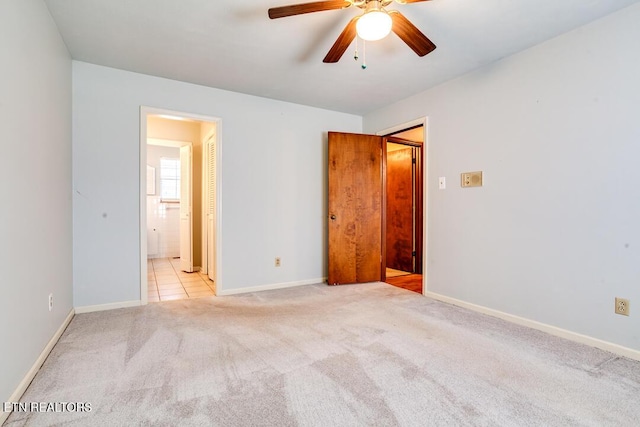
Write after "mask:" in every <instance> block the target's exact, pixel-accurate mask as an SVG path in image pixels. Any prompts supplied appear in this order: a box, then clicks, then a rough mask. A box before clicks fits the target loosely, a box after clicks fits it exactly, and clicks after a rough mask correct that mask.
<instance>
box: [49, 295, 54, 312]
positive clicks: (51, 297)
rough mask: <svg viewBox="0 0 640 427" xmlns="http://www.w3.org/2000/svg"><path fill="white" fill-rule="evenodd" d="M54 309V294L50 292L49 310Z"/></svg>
mask: <svg viewBox="0 0 640 427" xmlns="http://www.w3.org/2000/svg"><path fill="white" fill-rule="evenodd" d="M51 310H53V294H49V311H51Z"/></svg>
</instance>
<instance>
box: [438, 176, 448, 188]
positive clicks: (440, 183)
mask: <svg viewBox="0 0 640 427" xmlns="http://www.w3.org/2000/svg"><path fill="white" fill-rule="evenodd" d="M438 188H439V189H440V190H444V189H445V188H447V180H446V178H445V177H444V176H441V177H440V178H438Z"/></svg>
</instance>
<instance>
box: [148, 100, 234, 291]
mask: <svg viewBox="0 0 640 427" xmlns="http://www.w3.org/2000/svg"><path fill="white" fill-rule="evenodd" d="M140 126H141V132H140V135H141V137H140V160H141V161H140V166H141V177H140V182H141V185H140V229H141V233H140V260H141V283H140V286H141V300H142V302H143V303H145V302H156V301H164V300H172V299H182V298H194V297H201V296H210V295H214V294H215V292H216V284H217V279H218V277H219V269H218V268H217V266H219V263H218V259H219V254H220V252H221V251H220V239H219V234H220V233H218V232H217V227H218V226H219V224H220V211H221V210H220V201H219V195H220V191H219V189H218V188H217V186H218V183H219V182H220V180H219V179H218V175H219V173H220V168H219V161H220V149H219V148H220V147H219V144H220V141H219V132H218V128H219V126H220V121H219V120H218V119H216V118H212V117H205V116H199V115H193V114H190V113H181V112H176V111H167V110H159V109H154V108H149V107H142V108H141V123H140Z"/></svg>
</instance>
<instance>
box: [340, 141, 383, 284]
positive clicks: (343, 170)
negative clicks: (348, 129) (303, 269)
mask: <svg viewBox="0 0 640 427" xmlns="http://www.w3.org/2000/svg"><path fill="white" fill-rule="evenodd" d="M382 145H383V138H382V137H380V136H375V135H360V134H347V133H338V132H329V185H328V187H329V218H328V235H329V239H328V240H329V242H328V244H329V247H328V249H329V275H328V283H329V284H331V285H334V284H345V283H366V282H376V281H380V280H382V277H383V276H382V269H383V265H384V264H383V250H382V249H383V238H382V236H383V228H382V215H383V209H382V207H383V191H382V190H383V162H382V148H383V147H382Z"/></svg>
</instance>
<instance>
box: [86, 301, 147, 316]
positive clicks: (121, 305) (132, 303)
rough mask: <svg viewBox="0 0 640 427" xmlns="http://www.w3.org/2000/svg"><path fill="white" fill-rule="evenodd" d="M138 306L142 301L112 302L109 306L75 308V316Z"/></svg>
mask: <svg viewBox="0 0 640 427" xmlns="http://www.w3.org/2000/svg"><path fill="white" fill-rule="evenodd" d="M139 305H142V301H140V300H134V301H123V302H114V303H111V304H98V305H85V306H82V307H76V314H82V313H93V312H94V311H105V310H115V309H117V308H128V307H138V306H139Z"/></svg>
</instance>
